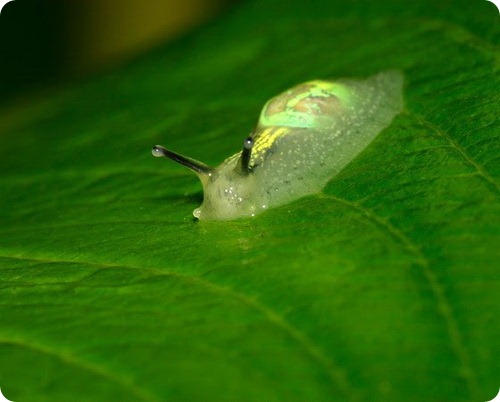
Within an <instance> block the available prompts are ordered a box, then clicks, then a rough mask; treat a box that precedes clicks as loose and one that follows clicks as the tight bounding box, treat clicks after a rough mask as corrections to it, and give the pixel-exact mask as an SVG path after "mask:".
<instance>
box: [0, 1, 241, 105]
mask: <svg viewBox="0 0 500 402" xmlns="http://www.w3.org/2000/svg"><path fill="white" fill-rule="evenodd" d="M234 2H235V0H165V1H159V0H143V1H137V0H120V1H119V0H99V1H98V0H74V1H73V0H72V1H67V0H51V1H46V0H15V1H11V2H9V3H7V4H6V5H5V6H4V8H3V10H2V13H1V15H0V60H1V62H0V101H5V100H6V99H8V98H9V97H11V96H13V95H16V94H19V93H22V92H24V91H26V90H29V89H30V88H34V87H35V88H36V87H40V86H42V87H43V86H46V85H48V84H53V83H58V82H60V81H62V80H64V81H66V80H68V79H74V78H79V77H83V76H86V75H88V74H89V73H95V72H98V71H101V70H104V69H110V68H113V67H115V66H116V65H117V64H120V63H123V62H125V61H127V60H130V59H131V58H133V57H134V56H136V55H138V54H141V53H144V52H146V51H147V50H149V49H151V48H153V47H155V46H158V45H160V44H164V43H166V42H168V41H170V40H173V39H175V38H177V37H179V36H181V35H182V34H185V33H186V32H188V31H189V30H191V29H193V28H194V27H196V26H197V25H199V24H202V23H204V22H206V21H208V20H210V19H211V18H213V17H214V16H215V15H217V14H218V13H220V12H222V11H223V10H225V9H227V7H228V6H229V5H230V4H231V3H234Z"/></svg>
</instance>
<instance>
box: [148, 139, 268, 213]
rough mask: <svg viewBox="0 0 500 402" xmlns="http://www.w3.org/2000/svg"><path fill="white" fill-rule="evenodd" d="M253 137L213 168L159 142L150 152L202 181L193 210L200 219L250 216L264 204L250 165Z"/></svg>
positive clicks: (263, 206)
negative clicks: (190, 171) (186, 170)
mask: <svg viewBox="0 0 500 402" xmlns="http://www.w3.org/2000/svg"><path fill="white" fill-rule="evenodd" d="M252 147H253V139H252V138H251V137H248V138H247V139H245V141H244V145H243V151H242V152H240V153H238V154H235V155H233V156H231V157H230V158H228V159H226V160H225V161H224V162H223V163H222V164H221V165H219V166H218V167H217V168H212V167H210V166H207V165H205V164H204V163H201V162H199V161H196V160H194V159H191V158H188V157H185V156H182V155H179V154H177V153H175V152H172V151H169V150H167V149H165V148H164V147H162V146H160V145H156V146H154V147H153V149H152V154H153V156H156V157H166V158H169V159H172V160H174V161H176V162H177V163H180V164H181V165H184V166H186V167H188V168H189V169H191V170H192V171H193V172H195V173H196V174H197V176H198V177H199V179H200V181H201V183H202V185H203V203H202V204H201V205H200V206H199V207H198V208H196V209H195V210H194V211H193V215H194V217H195V218H198V219H200V220H229V219H235V218H239V217H250V216H253V215H254V214H255V211H256V210H257V209H259V208H264V209H265V208H266V205H265V203H263V202H262V199H261V198H260V197H259V195H258V192H259V191H258V190H259V189H258V188H256V185H255V177H254V175H253V174H252V170H251V168H250V166H249V161H250V155H251V151H252Z"/></svg>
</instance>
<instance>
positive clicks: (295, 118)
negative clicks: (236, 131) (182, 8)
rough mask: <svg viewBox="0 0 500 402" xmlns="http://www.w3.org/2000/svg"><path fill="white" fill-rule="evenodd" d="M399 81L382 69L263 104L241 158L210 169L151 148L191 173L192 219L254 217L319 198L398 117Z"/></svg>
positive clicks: (305, 87) (301, 88)
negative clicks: (197, 199) (196, 192)
mask: <svg viewBox="0 0 500 402" xmlns="http://www.w3.org/2000/svg"><path fill="white" fill-rule="evenodd" d="M402 87H403V77H402V74H401V73H400V72H397V71H384V72H381V73H379V74H376V75H374V76H372V77H369V78H367V79H364V80H358V79H340V80H337V81H323V80H315V81H309V82H306V83H304V84H300V85H297V86H295V87H293V88H291V89H289V90H287V91H285V92H283V93H281V94H280V95H278V96H276V97H274V98H272V99H271V100H269V101H268V102H267V103H266V105H265V106H264V108H263V109H262V112H261V114H260V118H259V121H258V124H257V126H256V128H255V130H254V131H253V132H252V134H251V135H250V136H249V137H248V138H247V139H245V142H244V147H243V150H242V151H241V152H238V153H237V154H235V155H233V156H231V157H229V158H227V159H226V160H225V161H224V162H223V163H222V164H221V165H219V166H218V167H217V168H211V167H209V166H207V165H204V164H203V163H201V162H198V161H195V160H193V159H190V158H187V157H184V156H182V155H179V154H176V153H174V152H172V151H169V150H166V149H165V148H163V147H161V146H158V145H157V146H155V147H153V155H155V156H166V157H168V158H170V159H173V160H175V161H177V162H179V163H181V164H183V165H185V166H187V167H189V168H190V169H192V170H193V171H195V173H197V174H198V176H199V178H200V179H201V182H202V184H203V188H204V199H203V203H202V205H201V206H200V207H199V208H197V209H195V210H194V211H193V215H194V216H195V217H196V218H198V219H206V220H209V219H212V220H227V219H236V218H241V217H249V216H254V215H256V214H259V213H261V212H263V211H264V210H266V209H268V208H273V207H276V206H279V205H283V204H286V203H289V202H291V201H293V200H295V199H298V198H300V197H304V196H306V195H309V194H314V193H318V192H319V191H321V190H322V188H323V187H324V186H325V184H326V183H327V182H328V181H329V180H330V179H331V178H332V177H334V176H335V175H336V174H337V173H339V172H340V171H341V170H342V169H343V168H344V167H345V166H346V165H347V164H348V163H349V162H350V161H351V160H352V159H353V158H354V157H356V156H357V155H358V154H359V153H360V152H361V151H363V149H365V148H366V147H367V146H368V145H369V144H370V143H371V142H372V141H373V139H374V138H375V137H376V136H377V135H378V134H379V133H380V132H381V131H382V130H383V129H384V128H386V127H387V126H388V125H389V124H390V123H391V121H392V119H393V118H394V117H395V116H396V115H397V114H398V113H400V112H401V110H402V108H403V95H402Z"/></svg>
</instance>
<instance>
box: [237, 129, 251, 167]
mask: <svg viewBox="0 0 500 402" xmlns="http://www.w3.org/2000/svg"><path fill="white" fill-rule="evenodd" d="M253 145H254V141H253V138H252V136H249V137H247V138H245V141H243V151H241V157H240V160H239V163H238V166H237V168H236V169H238V170H239V171H240V173H241V174H243V175H247V174H249V173H251V172H252V168H251V167H250V158H251V157H252V149H253Z"/></svg>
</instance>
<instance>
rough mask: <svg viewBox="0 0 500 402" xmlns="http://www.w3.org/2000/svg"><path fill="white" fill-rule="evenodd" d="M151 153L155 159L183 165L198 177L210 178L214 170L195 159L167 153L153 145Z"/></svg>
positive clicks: (159, 146) (162, 148)
mask: <svg viewBox="0 0 500 402" xmlns="http://www.w3.org/2000/svg"><path fill="white" fill-rule="evenodd" d="M151 153H152V154H153V156H155V157H157V158H161V157H165V158H168V159H171V160H173V161H175V162H177V163H180V164H181V165H184V166H186V167H188V168H189V169H191V170H192V171H193V172H195V173H196V174H197V175H198V176H200V175H202V176H208V177H210V176H211V175H212V173H213V172H214V170H215V169H214V168H213V167H211V166H208V165H205V164H204V163H202V162H200V161H197V160H196V159H192V158H188V157H187V156H183V155H181V154H178V153H175V152H173V151H169V150H168V149H166V148H165V147H162V146H161V145H155V146H154V147H153V149H152V150H151Z"/></svg>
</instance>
